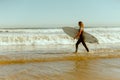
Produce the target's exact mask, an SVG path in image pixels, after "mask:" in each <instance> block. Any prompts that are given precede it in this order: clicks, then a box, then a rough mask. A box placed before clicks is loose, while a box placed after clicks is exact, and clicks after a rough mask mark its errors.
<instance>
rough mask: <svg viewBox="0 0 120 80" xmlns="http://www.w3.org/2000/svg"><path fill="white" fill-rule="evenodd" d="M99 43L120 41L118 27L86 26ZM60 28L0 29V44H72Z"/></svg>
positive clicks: (72, 41)
mask: <svg viewBox="0 0 120 80" xmlns="http://www.w3.org/2000/svg"><path fill="white" fill-rule="evenodd" d="M85 31H86V32H88V33H90V34H92V35H94V36H95V37H96V38H97V39H98V41H99V43H120V36H119V35H120V28H86V29H85ZM75 42H76V40H74V39H72V38H71V37H69V36H68V35H67V34H65V33H64V32H63V30H62V29H14V30H13V29H7V30H6V29H0V45H46V44H74V43H75Z"/></svg>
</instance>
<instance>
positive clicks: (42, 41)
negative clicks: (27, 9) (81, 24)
mask: <svg viewBox="0 0 120 80" xmlns="http://www.w3.org/2000/svg"><path fill="white" fill-rule="evenodd" d="M85 31H86V32H88V33H90V34H92V35H94V36H95V37H96V38H97V39H98V41H99V44H96V43H94V44H90V43H86V44H87V46H88V48H89V49H90V52H89V53H87V52H86V50H85V48H84V47H83V46H82V44H80V45H79V50H78V52H79V53H78V54H74V53H73V52H74V50H75V43H76V41H77V40H74V39H73V38H71V37H69V36H68V35H67V34H65V33H64V32H63V30H62V28H47V29H46V28H37V29H0V80H26V79H28V80H63V79H64V80H88V79H89V80H119V79H120V77H119V74H120V69H119V67H120V66H119V60H120V59H119V58H120V28H119V27H86V28H85Z"/></svg>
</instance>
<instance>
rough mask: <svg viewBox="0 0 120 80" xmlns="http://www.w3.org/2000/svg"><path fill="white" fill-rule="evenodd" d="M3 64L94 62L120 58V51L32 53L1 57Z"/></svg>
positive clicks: (0, 60) (0, 61) (0, 62)
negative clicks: (93, 60)
mask: <svg viewBox="0 0 120 80" xmlns="http://www.w3.org/2000/svg"><path fill="white" fill-rule="evenodd" d="M0 57H1V58H0V65H1V64H20V63H23V64H24V63H34V62H52V61H74V60H92V59H105V58H120V51H113V52H102V53H101V52H89V53H87V52H81V53H78V54H75V53H42V54H40V53H36V54H35V53H34V54H33V53H30V54H23V53H22V54H7V55H0Z"/></svg>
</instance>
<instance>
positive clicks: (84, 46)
mask: <svg viewBox="0 0 120 80" xmlns="http://www.w3.org/2000/svg"><path fill="white" fill-rule="evenodd" d="M82 44H83V46H84V47H85V49H86V50H87V52H89V49H88V47H87V45H86V44H85V42H84V40H82Z"/></svg>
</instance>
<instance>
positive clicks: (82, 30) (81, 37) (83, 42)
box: [74, 21, 89, 53]
mask: <svg viewBox="0 0 120 80" xmlns="http://www.w3.org/2000/svg"><path fill="white" fill-rule="evenodd" d="M78 25H79V28H80V29H79V32H78V33H77V34H76V36H75V37H74V39H76V38H78V37H79V39H78V41H77V43H76V50H75V53H77V51H78V45H79V44H80V43H81V42H82V44H83V46H84V47H85V48H86V50H87V52H89V49H88V47H87V46H86V44H85V41H84V36H83V32H84V24H83V22H82V21H79V22H78Z"/></svg>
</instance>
